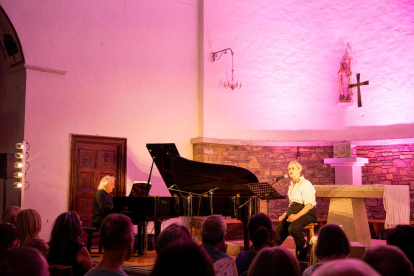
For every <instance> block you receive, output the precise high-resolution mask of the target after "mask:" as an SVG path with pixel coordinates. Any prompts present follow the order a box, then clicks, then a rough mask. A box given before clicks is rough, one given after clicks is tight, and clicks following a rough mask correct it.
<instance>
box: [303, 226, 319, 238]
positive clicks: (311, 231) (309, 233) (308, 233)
mask: <svg viewBox="0 0 414 276" xmlns="http://www.w3.org/2000/svg"><path fill="white" fill-rule="evenodd" d="M315 225H318V223H311V224H308V225H306V226H305V227H304V228H303V230H304V231H305V233H306V240H307V242H310V240H311V239H312V238H313V236H314V235H315Z"/></svg>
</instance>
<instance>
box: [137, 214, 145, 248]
mask: <svg viewBox="0 0 414 276" xmlns="http://www.w3.org/2000/svg"><path fill="white" fill-rule="evenodd" d="M137 227H138V236H137V238H138V246H137V254H138V256H142V255H143V254H144V241H145V238H144V229H145V223H144V224H143V222H142V221H140V222H138V225H137Z"/></svg>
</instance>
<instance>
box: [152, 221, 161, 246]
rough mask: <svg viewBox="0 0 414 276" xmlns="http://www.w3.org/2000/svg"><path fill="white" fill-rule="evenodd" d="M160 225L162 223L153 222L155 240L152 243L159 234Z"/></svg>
mask: <svg viewBox="0 0 414 276" xmlns="http://www.w3.org/2000/svg"><path fill="white" fill-rule="evenodd" d="M161 223H162V221H160V220H155V221H154V231H155V232H154V234H155V239H154V241H156V240H157V238H158V236H159V235H160V234H161Z"/></svg>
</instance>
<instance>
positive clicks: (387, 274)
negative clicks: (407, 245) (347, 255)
mask: <svg viewBox="0 0 414 276" xmlns="http://www.w3.org/2000/svg"><path fill="white" fill-rule="evenodd" d="M362 259H363V260H364V261H365V262H366V263H367V264H369V265H370V266H371V267H372V268H374V269H375V270H376V271H378V272H379V273H380V274H381V275H382V276H392V275H399V276H412V275H413V266H412V265H411V262H410V260H408V258H407V256H405V254H404V252H402V250H401V249H400V248H398V247H396V246H393V245H380V246H375V247H371V248H369V249H368V250H367V251H366V252H365V254H364V257H363V258H362Z"/></svg>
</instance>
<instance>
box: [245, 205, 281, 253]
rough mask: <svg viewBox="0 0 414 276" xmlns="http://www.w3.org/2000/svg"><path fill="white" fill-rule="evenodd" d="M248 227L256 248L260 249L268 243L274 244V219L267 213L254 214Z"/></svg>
mask: <svg viewBox="0 0 414 276" xmlns="http://www.w3.org/2000/svg"><path fill="white" fill-rule="evenodd" d="M247 229H248V231H249V237H250V240H251V241H252V242H253V247H254V249H255V250H259V249H260V248H262V247H264V246H266V245H269V246H273V242H272V233H273V231H275V229H274V228H273V222H272V220H271V219H270V218H269V217H268V216H267V215H266V214H263V213H259V214H256V215H253V216H252V217H251V218H250V219H249V223H248V225H247Z"/></svg>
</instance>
